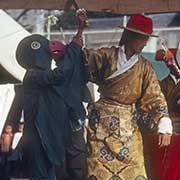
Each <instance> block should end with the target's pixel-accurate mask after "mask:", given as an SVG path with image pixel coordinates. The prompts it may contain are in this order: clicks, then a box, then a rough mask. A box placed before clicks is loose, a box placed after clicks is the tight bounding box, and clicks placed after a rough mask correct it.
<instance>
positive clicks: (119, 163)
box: [87, 47, 167, 180]
mask: <svg viewBox="0 0 180 180" xmlns="http://www.w3.org/2000/svg"><path fill="white" fill-rule="evenodd" d="M117 57H118V48H116V47H111V48H102V49H99V50H87V60H88V63H89V71H90V79H91V81H92V82H94V83H96V84H97V85H98V86H99V90H98V91H99V92H100V94H101V97H100V99H99V100H98V102H96V103H95V107H96V109H97V111H98V112H99V114H100V120H99V122H98V123H95V124H93V123H91V122H90V123H89V127H88V149H89V156H88V180H145V179H147V176H146V172H145V168H144V158H143V147H142V146H143V145H142V137H141V134H140V131H139V128H138V126H137V119H138V120H139V121H141V123H142V124H144V125H146V126H147V127H148V128H153V127H154V126H155V125H156V124H157V123H158V121H159V119H160V118H161V117H163V116H167V105H166V102H165V98H164V95H163V94H162V92H161V90H160V86H159V83H158V80H157V78H156V75H155V72H154V70H153V68H152V66H151V64H150V63H149V62H148V61H147V60H145V59H144V58H143V57H140V58H139V60H138V62H137V63H136V64H135V65H134V66H133V67H132V68H130V69H129V70H128V71H126V72H125V73H123V74H120V75H118V76H117V77H114V78H112V79H108V80H107V78H108V77H109V76H110V75H111V74H112V73H114V72H115V71H116V70H117ZM135 110H136V111H138V115H136V118H135ZM90 116H91V109H90Z"/></svg>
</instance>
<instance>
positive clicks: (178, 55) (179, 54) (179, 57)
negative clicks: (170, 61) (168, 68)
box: [176, 43, 180, 67]
mask: <svg viewBox="0 0 180 180" xmlns="http://www.w3.org/2000/svg"><path fill="white" fill-rule="evenodd" d="M176 60H177V64H178V66H179V67H180V43H179V45H178V48H177V52H176Z"/></svg>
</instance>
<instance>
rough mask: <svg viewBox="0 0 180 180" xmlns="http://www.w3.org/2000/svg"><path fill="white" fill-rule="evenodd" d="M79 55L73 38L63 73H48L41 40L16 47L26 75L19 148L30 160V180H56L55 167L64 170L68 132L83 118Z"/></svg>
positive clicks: (48, 59) (60, 70) (47, 55)
mask: <svg viewBox="0 0 180 180" xmlns="http://www.w3.org/2000/svg"><path fill="white" fill-rule="evenodd" d="M82 55H83V53H82V49H81V41H80V40H79V37H78V36H76V37H74V39H73V41H72V42H71V43H70V44H69V46H68V48H67V53H66V55H65V56H64V58H63V62H62V67H60V66H59V67H57V68H55V69H54V70H51V67H50V66H51V59H52V56H51V51H50V48H49V41H48V40H47V39H46V38H45V37H43V36H41V35H37V34H36V35H30V36H28V37H26V38H24V39H23V40H22V41H21V42H20V43H19V45H18V47H17V50H16V58H17V61H18V63H19V64H20V65H21V66H22V67H24V68H26V69H27V72H26V74H25V77H24V80H23V109H24V123H25V126H24V132H23V133H24V134H23V146H24V151H25V152H26V153H27V154H28V159H29V160H30V161H29V167H30V169H29V173H30V174H29V175H30V179H31V180H40V179H43V180H54V179H55V173H54V167H55V166H61V165H63V163H64V161H65V147H66V146H67V145H68V144H71V143H72V142H73V139H72V138H71V137H72V136H71V132H72V131H71V128H72V129H73V131H81V129H82V124H83V123H82V122H83V121H84V120H85V117H86V112H85V109H84V106H83V103H82V91H83V87H84V85H85V83H86V82H85V80H84V78H83V77H84V76H83V74H82V72H83V71H81V68H83V66H82V65H83V64H82ZM82 144H84V147H83V149H82V150H80V151H82V152H83V153H85V143H84V140H83V139H82ZM75 156H76V154H75ZM78 163H81V162H78ZM76 165H78V164H76ZM83 173H84V172H83ZM72 174H73V172H72ZM73 175H74V177H73V179H82V178H78V177H77V178H76V176H75V175H76V173H74V174H73ZM83 176H84V175H83ZM83 178H84V177H83Z"/></svg>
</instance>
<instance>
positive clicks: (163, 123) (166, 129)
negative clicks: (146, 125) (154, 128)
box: [158, 117, 173, 134]
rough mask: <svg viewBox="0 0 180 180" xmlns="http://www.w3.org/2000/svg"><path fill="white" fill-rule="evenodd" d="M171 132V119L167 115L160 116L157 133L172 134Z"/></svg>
mask: <svg viewBox="0 0 180 180" xmlns="http://www.w3.org/2000/svg"><path fill="white" fill-rule="evenodd" d="M172 132H173V126H172V121H171V119H170V118H168V117H162V118H161V119H160V121H159V124H158V133H162V134H166V133H169V134H172Z"/></svg>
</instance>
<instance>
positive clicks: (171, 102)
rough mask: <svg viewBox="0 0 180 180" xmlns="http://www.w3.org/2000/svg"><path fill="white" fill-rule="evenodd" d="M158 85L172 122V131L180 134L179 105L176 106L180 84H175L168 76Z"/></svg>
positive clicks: (179, 98)
mask: <svg viewBox="0 0 180 180" xmlns="http://www.w3.org/2000/svg"><path fill="white" fill-rule="evenodd" d="M160 85H161V89H162V92H163V93H164V95H165V98H166V101H167V104H168V111H169V116H170V118H171V119H172V122H173V130H174V132H176V133H180V105H179V104H178V101H179V100H180V82H178V83H177V84H175V82H174V80H173V79H172V77H171V76H170V75H168V76H167V77H166V78H164V79H163V80H162V81H161V82H160ZM179 103H180V102H179Z"/></svg>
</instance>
